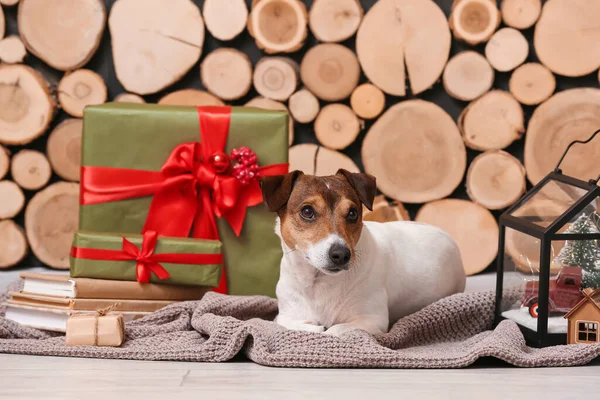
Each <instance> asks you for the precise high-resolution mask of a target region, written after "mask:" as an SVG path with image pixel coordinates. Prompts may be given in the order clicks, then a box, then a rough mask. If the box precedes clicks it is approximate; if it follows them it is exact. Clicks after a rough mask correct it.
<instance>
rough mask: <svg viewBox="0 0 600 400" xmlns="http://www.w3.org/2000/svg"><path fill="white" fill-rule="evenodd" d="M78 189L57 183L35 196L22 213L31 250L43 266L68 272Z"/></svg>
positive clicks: (76, 219) (64, 183) (75, 223)
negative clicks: (23, 213)
mask: <svg viewBox="0 0 600 400" xmlns="http://www.w3.org/2000/svg"><path fill="white" fill-rule="evenodd" d="M78 210H79V185H77V184H75V183H66V182H58V183H55V184H53V185H50V186H48V187H47V188H46V189H44V190H42V191H40V192H38V193H36V195H35V196H34V197H33V198H32V199H31V201H30V202H29V204H28V205H27V209H26V210H25V230H26V232H27V239H28V240H29V244H30V245H31V250H32V251H33V253H34V254H35V255H36V257H37V258H38V259H39V260H40V261H41V262H43V263H44V264H46V265H48V266H50V267H52V268H57V269H68V268H69V253H70V250H71V244H72V242H73V235H74V234H75V231H76V230H77V226H78V222H79V211H78Z"/></svg>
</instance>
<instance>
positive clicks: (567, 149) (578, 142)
mask: <svg viewBox="0 0 600 400" xmlns="http://www.w3.org/2000/svg"><path fill="white" fill-rule="evenodd" d="M598 133H600V129H598V130H597V131H596V132H594V133H592V136H590V137H589V138H587V140H573V141H572V142H571V143H569V145H568V146H567V148H566V149H565V152H564V153H563V155H562V157H560V160H558V164H556V167H554V172H557V173H559V174H560V173H561V172H562V171H561V169H560V164H562V162H563V160H564V159H565V157H566V156H567V153H569V150H571V147H572V146H573V145H574V144H576V143H577V144H587V143H589V142H591V141H592V140H593V139H594V138H595V137H596V135H597V134H598ZM599 180H600V175H598V177H597V178H596V179H592V180H590V183H592V184H594V185H595V184H597V183H598V181H599Z"/></svg>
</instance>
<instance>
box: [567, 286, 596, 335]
mask: <svg viewBox="0 0 600 400" xmlns="http://www.w3.org/2000/svg"><path fill="white" fill-rule="evenodd" d="M582 293H583V299H581V301H580V302H579V303H577V304H576V305H575V307H573V308H572V309H571V311H569V312H568V313H566V314H565V318H566V319H568V320H569V325H568V331H567V343H568V344H576V343H585V344H592V343H598V341H599V337H598V333H599V332H598V328H599V327H600V289H596V290H594V289H590V288H586V289H583V291H582Z"/></svg>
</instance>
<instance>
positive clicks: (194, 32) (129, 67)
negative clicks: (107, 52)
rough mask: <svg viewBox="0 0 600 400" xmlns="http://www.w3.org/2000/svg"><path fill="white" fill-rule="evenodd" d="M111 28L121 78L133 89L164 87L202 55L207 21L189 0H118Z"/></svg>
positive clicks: (149, 91) (147, 91) (142, 92)
mask: <svg viewBox="0 0 600 400" xmlns="http://www.w3.org/2000/svg"><path fill="white" fill-rule="evenodd" d="M108 27H109V29H110V36H111V43H112V53H113V59H114V64H115V72H116V73H117V78H118V79H119V81H120V82H121V84H122V85H123V87H125V90H127V91H128V92H131V93H136V94H140V95H145V94H152V93H156V92H158V91H161V90H163V89H164V88H166V87H168V86H170V85H172V84H173V83H175V82H177V81H178V80H179V79H181V78H182V77H183V76H184V75H185V74H186V73H187V72H188V71H189V70H190V69H191V68H192V67H193V66H194V65H195V64H196V63H197V62H198V60H199V59H200V55H201V54H202V46H203V44H204V21H203V20H202V16H201V15H200V10H199V9H198V7H197V6H196V5H195V4H194V3H193V2H192V1H190V0H185V1H172V0H119V1H118V2H116V3H114V4H113V6H112V8H111V11H110V17H109V18H108Z"/></svg>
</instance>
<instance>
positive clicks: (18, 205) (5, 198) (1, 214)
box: [0, 180, 25, 220]
mask: <svg viewBox="0 0 600 400" xmlns="http://www.w3.org/2000/svg"><path fill="white" fill-rule="evenodd" d="M0 199H2V201H0V220H2V219H9V218H14V217H15V216H16V215H17V214H18V213H20V212H21V210H22V209H23V206H25V195H24V194H23V191H22V190H21V188H20V187H19V186H18V185H17V184H16V183H14V182H13V181H6V180H5V181H0Z"/></svg>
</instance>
